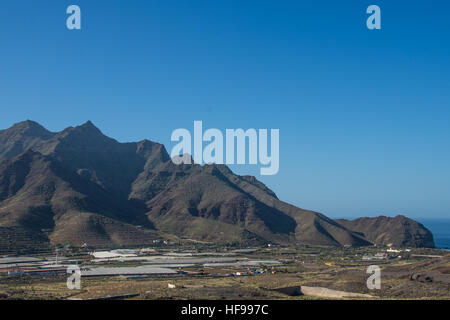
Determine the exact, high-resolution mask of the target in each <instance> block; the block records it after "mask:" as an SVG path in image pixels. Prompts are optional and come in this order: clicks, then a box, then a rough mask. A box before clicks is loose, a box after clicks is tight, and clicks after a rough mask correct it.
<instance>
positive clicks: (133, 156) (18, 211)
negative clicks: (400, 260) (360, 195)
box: [0, 121, 370, 246]
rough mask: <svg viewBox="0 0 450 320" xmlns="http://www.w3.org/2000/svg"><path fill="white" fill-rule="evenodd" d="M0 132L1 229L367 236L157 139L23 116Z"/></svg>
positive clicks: (224, 236) (61, 239) (54, 235)
mask: <svg viewBox="0 0 450 320" xmlns="http://www.w3.org/2000/svg"><path fill="white" fill-rule="evenodd" d="M0 141H1V144H0V160H3V162H1V163H0V227H2V228H3V229H2V230H3V232H2V233H0V236H1V234H6V235H7V234H8V232H10V231H8V230H15V229H14V228H20V230H25V231H24V232H25V233H26V232H29V233H30V234H33V235H34V238H35V239H44V240H45V241H47V242H48V243H50V244H51V243H71V244H73V245H81V244H83V243H85V242H86V243H88V244H91V245H99V246H100V245H101V246H103V245H130V244H144V243H148V242H149V241H151V240H152V239H154V238H155V237H158V236H160V233H165V234H172V235H175V236H178V237H181V238H191V239H197V240H204V241H217V242H240V243H264V242H274V243H280V244H287V243H290V244H294V243H299V244H311V245H327V246H341V245H368V244H370V242H369V241H367V239H365V238H364V237H363V236H361V235H360V234H358V233H356V232H353V231H350V230H349V229H347V228H346V227H344V226H342V225H341V224H339V223H337V222H335V221H333V220H330V219H328V218H327V217H325V216H324V215H322V214H319V213H316V212H313V211H308V210H303V209H300V208H297V207H295V206H292V205H289V204H287V203H284V202H282V201H280V200H279V199H278V198H277V197H276V195H275V193H274V192H273V191H271V190H270V189H269V188H267V187H266V186H265V185H264V184H263V183H261V182H259V181H257V180H256V179H255V178H254V177H250V176H238V175H235V174H234V173H233V172H232V171H231V170H230V169H229V168H228V167H226V166H223V165H205V166H200V165H196V164H193V165H175V164H174V163H173V162H172V161H171V159H170V158H169V155H168V153H167V151H166V149H165V148H164V146H163V145H161V144H158V143H155V142H151V141H148V140H144V141H141V142H136V143H134V142H132V143H119V142H117V141H116V140H114V139H111V138H109V137H106V136H105V135H103V134H102V133H101V131H100V130H99V129H98V128H96V127H95V126H94V125H93V124H92V123H91V122H89V121H88V122H87V123H85V124H83V125H81V126H78V127H69V128H67V129H65V130H63V131H61V132H59V133H51V132H49V131H47V130H46V129H44V128H43V127H42V126H40V125H39V124H37V123H35V122H32V121H26V122H23V123H19V124H16V125H14V126H13V127H11V128H10V129H7V130H2V131H0ZM42 230H45V231H42ZM11 232H12V231H11ZM0 240H1V239H0ZM44 240H42V241H43V242H44Z"/></svg>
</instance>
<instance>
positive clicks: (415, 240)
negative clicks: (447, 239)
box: [336, 216, 434, 248]
mask: <svg viewBox="0 0 450 320" xmlns="http://www.w3.org/2000/svg"><path fill="white" fill-rule="evenodd" d="M336 221H337V222H338V223H339V224H341V225H343V226H345V227H347V228H348V229H350V230H353V231H355V232H359V233H361V234H362V235H363V236H364V237H365V238H366V239H368V240H370V241H372V242H373V243H376V244H379V245H388V244H392V245H394V246H397V247H404V246H405V247H406V246H407V247H425V248H434V240H433V235H432V233H431V232H430V231H429V230H428V229H427V228H425V227H424V226H423V225H422V224H420V223H418V222H417V221H414V220H411V219H408V218H406V217H405V216H396V217H395V218H389V217H384V216H380V217H376V218H359V219H356V220H351V221H349V220H343V219H341V220H336Z"/></svg>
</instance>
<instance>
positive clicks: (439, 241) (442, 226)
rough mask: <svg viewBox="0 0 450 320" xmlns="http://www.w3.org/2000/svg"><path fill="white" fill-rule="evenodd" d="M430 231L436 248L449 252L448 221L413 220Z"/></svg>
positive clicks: (449, 228) (449, 227)
mask: <svg viewBox="0 0 450 320" xmlns="http://www.w3.org/2000/svg"><path fill="white" fill-rule="evenodd" d="M414 220H416V221H418V222H420V223H421V224H423V225H424V226H425V227H426V228H427V229H428V230H430V231H431V233H432V234H433V237H434V244H435V245H436V248H440V249H447V250H450V219H414Z"/></svg>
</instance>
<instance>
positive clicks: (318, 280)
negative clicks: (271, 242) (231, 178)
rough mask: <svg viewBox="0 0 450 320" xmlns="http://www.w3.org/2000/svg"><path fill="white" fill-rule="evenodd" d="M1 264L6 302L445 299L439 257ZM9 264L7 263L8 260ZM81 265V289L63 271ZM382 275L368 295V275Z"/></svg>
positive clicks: (396, 253) (282, 250) (121, 258)
mask: <svg viewBox="0 0 450 320" xmlns="http://www.w3.org/2000/svg"><path fill="white" fill-rule="evenodd" d="M31 258H34V259H29V258H25V257H8V258H5V257H4V258H0V296H1V297H3V298H7V299H181V300H185V299H218V300H220V299H246V300H259V299H445V300H449V299H450V254H449V253H448V252H447V251H443V250H437V249H407V250H405V248H399V249H398V250H397V249H392V248H391V249H389V248H376V247H359V248H356V247H355V248H353V247H349V248H315V247H295V248H289V247H263V248H250V249H249V248H246V249H242V248H241V249H237V248H233V247H215V246H214V245H211V244H201V243H196V244H185V245H172V246H157V247H154V248H147V249H145V250H142V249H129V250H112V251H105V250H104V251H96V252H95V254H94V255H93V254H92V252H91V254H88V253H87V252H79V251H78V252H77V250H75V251H74V250H70V249H69V250H67V251H66V252H64V253H60V256H59V257H58V261H52V259H55V256H53V257H52V256H50V255H42V254H41V255H38V256H34V257H31ZM8 259H9V260H8ZM74 263H78V265H79V266H80V267H81V273H82V277H81V289H80V290H77V289H75V290H70V289H68V287H67V284H66V281H67V277H68V276H69V275H68V274H67V273H66V270H65V268H67V266H68V265H71V264H74ZM369 265H378V266H379V267H380V268H381V288H380V289H372V290H370V289H368V287H367V279H368V278H369V276H370V275H371V274H368V273H367V272H366V271H367V267H368V266H369Z"/></svg>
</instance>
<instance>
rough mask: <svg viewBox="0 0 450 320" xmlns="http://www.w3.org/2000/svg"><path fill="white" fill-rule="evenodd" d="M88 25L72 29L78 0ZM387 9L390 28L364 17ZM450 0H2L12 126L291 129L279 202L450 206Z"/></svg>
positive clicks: (161, 135) (2, 103) (4, 123)
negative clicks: (372, 8)
mask: <svg viewBox="0 0 450 320" xmlns="http://www.w3.org/2000/svg"><path fill="white" fill-rule="evenodd" d="M71 4H77V5H79V6H80V7H81V10H82V30H81V31H69V30H67V29H66V25H65V20H66V18H67V15H66V13H65V11H66V8H67V6H69V5H71ZM371 4H377V5H378V6H380V8H381V14H382V29H381V30H376V31H370V30H368V29H367V28H366V22H365V21H366V18H367V14H366V13H365V10H366V8H367V7H368V6H369V5H371ZM448 12H450V3H449V2H445V1H425V0H423V1H422V0H421V1H402V0H397V1H378V0H376V1H375V0H374V1H356V0H354V1H331V0H330V1H273V0H272V1H233V0H232V1H218V0H217V1H216V0H215V1H211V0H209V1H206V0H198V1H167V0H166V1H143V0H142V1H140V0H130V1H122V0H121V1H119V0H116V1H106V0H95V1H85V0H71V1H65V0H53V1H51V0H42V1H34V0H33V1H32V0H29V1H22V0H14V1H12V0H8V1H2V4H1V6H0V43H1V50H0V108H1V117H0V128H7V127H9V126H11V125H12V124H13V123H15V122H19V121H22V120H25V119H32V120H35V121H38V122H40V123H41V124H43V125H44V126H46V127H47V128H48V129H50V130H52V131H59V130H61V129H63V128H65V127H67V126H69V125H77V124H81V123H84V122H85V121H86V120H92V121H93V122H94V123H95V124H96V125H97V126H98V127H99V128H100V129H101V130H102V131H103V132H104V133H105V134H107V135H109V136H112V137H114V138H116V139H118V140H119V141H137V140H142V139H144V138H148V139H151V140H154V141H158V142H162V143H164V144H165V145H166V146H167V148H168V150H169V151H170V149H171V147H172V146H173V145H174V144H173V143H171V142H170V135H171V133H172V131H173V130H174V129H176V128H187V129H190V130H192V128H193V121H194V120H202V121H203V126H204V127H205V128H219V129H222V130H225V129H226V128H245V129H246V128H269V129H270V128H279V129H280V171H279V173H278V174H277V175H275V176H263V177H260V176H258V172H259V170H258V168H257V167H255V166H240V167H233V170H235V171H236V172H237V173H239V174H252V175H256V176H258V178H259V179H261V180H262V181H263V182H265V183H266V184H267V185H268V186H269V187H271V188H272V189H273V190H274V191H275V192H276V193H277V194H278V196H279V198H281V199H282V200H285V201H288V202H290V203H293V204H295V205H298V206H300V207H303V208H308V209H313V210H316V211H320V212H323V213H325V214H327V215H329V216H333V217H352V216H374V215H379V214H384V215H396V214H404V215H407V216H410V217H450V148H449V142H450V125H449V123H450V41H449V39H450V19H449V18H448V15H449V14H448Z"/></svg>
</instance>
